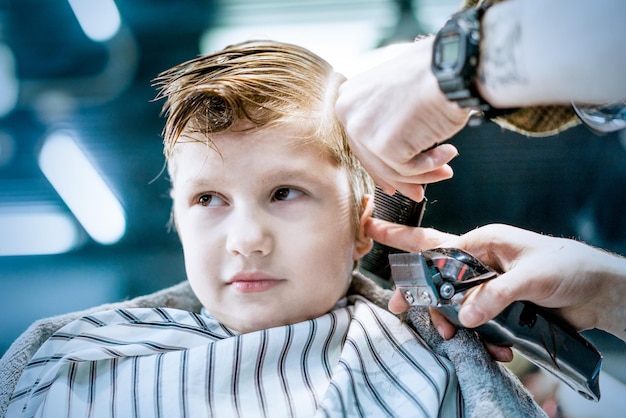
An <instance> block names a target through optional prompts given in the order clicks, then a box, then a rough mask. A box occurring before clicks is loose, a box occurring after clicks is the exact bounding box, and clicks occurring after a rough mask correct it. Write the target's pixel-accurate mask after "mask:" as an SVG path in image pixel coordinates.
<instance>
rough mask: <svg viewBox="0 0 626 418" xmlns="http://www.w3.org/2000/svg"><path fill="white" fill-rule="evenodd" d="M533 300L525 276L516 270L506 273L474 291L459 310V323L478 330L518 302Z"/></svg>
mask: <svg viewBox="0 0 626 418" xmlns="http://www.w3.org/2000/svg"><path fill="white" fill-rule="evenodd" d="M528 299H531V297H530V295H529V294H528V286H527V285H526V283H525V281H524V276H523V275H522V274H520V273H518V272H517V271H516V270H511V271H509V272H507V273H504V274H502V275H500V276H498V277H496V278H495V279H493V280H490V281H489V282H487V283H483V284H482V285H480V286H478V287H477V288H476V289H473V290H472V291H471V292H470V293H469V295H468V296H467V297H466V299H465V301H464V302H463V304H462V305H461V308H460V310H459V321H460V322H461V324H463V326H464V327H467V328H476V327H477V326H479V325H482V324H484V323H485V322H487V321H489V320H490V319H493V318H494V317H495V316H497V315H498V314H499V313H500V312H502V311H503V310H504V308H506V307H507V306H509V305H510V304H511V303H513V302H514V301H516V300H528Z"/></svg>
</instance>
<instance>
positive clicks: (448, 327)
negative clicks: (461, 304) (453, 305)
mask: <svg viewBox="0 0 626 418" xmlns="http://www.w3.org/2000/svg"><path fill="white" fill-rule="evenodd" d="M429 309H430V318H431V320H432V321H433V326H434V327H435V329H436V330H437V332H438V333H439V335H441V337H442V338H443V339H444V340H449V339H450V338H452V337H454V334H456V327H455V326H454V325H453V324H451V323H450V322H449V321H448V320H447V319H446V317H445V316H443V315H442V314H441V313H440V312H439V311H438V310H436V309H434V308H429Z"/></svg>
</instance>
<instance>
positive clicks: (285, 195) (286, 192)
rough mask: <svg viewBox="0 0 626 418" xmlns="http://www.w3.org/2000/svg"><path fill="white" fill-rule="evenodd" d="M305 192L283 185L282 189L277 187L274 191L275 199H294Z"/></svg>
mask: <svg viewBox="0 0 626 418" xmlns="http://www.w3.org/2000/svg"><path fill="white" fill-rule="evenodd" d="M303 194H304V193H303V192H301V191H300V190H297V189H292V188H289V187H281V188H280V189H276V191H275V192H274V196H273V199H274V200H293V199H297V198H298V197H300V196H302V195H303Z"/></svg>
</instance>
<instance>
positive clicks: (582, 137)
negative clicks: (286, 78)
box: [0, 0, 626, 353]
mask: <svg viewBox="0 0 626 418" xmlns="http://www.w3.org/2000/svg"><path fill="white" fill-rule="evenodd" d="M459 5H460V2H459V1H458V0H414V1H410V0H407V1H401V0H398V1H393V0H300V1H289V0H263V1H259V0H222V1H219V0H176V1H173V0H0V298H1V299H0V301H1V304H0V313H1V315H0V318H1V319H0V353H3V352H4V351H5V350H6V348H7V347H8V345H9V344H10V343H11V341H13V340H14V339H15V338H16V337H17V336H18V335H19V334H20V333H21V332H22V331H23V330H24V329H25V328H26V327H27V326H28V325H29V324H30V323H31V322H32V321H34V320H36V319H38V318H41V317H45V316H51V315H56V314H61V313H65V312H69V311H75V310H80V309H84V308H87V307H91V306H94V305H97V304H100V303H105V302H112V301H118V300H121V299H127V298H131V297H134V296H137V295H141V294H146V293H148V292H152V291H155V290H158V289H161V288H163V287H166V286H168V285H171V284H175V283H178V282H180V281H182V280H184V279H185V273H184V268H183V267H184V266H183V260H182V252H181V249H180V245H179V243H178V240H177V237H176V235H175V234H174V233H172V232H169V231H168V228H167V222H168V218H169V211H170V200H169V197H168V181H167V178H166V176H165V175H164V174H163V173H162V169H163V165H164V158H163V156H162V151H161V137H160V132H161V127H162V123H163V120H162V119H160V117H159V112H160V106H161V103H155V102H153V99H154V96H155V90H154V89H153V88H152V87H151V79H153V78H154V77H155V76H156V75H157V74H158V73H159V72H161V71H163V70H165V69H168V68H169V67H171V66H173V65H175V64H178V63H180V62H182V61H185V60H187V59H190V58H193V57H195V56H196V55H198V54H201V53H207V52H212V51H214V50H216V49H220V48H222V47H224V46H226V45H227V44H229V43H233V42H239V41H243V40H246V39H251V38H273V39H277V40H283V41H289V42H293V43H298V44H301V45H303V46H306V47H308V48H310V49H312V50H313V51H314V52H317V53H318V54H320V55H322V56H323V57H325V58H326V59H327V60H329V61H330V62H331V63H333V64H334V65H335V66H336V67H337V68H338V69H339V70H340V71H343V72H345V73H348V74H351V73H354V72H356V71H357V69H356V68H355V65H356V64H357V63H363V56H368V52H370V51H372V50H374V49H375V48H377V47H380V46H385V45H390V44H393V43H396V42H401V41H411V40H412V39H413V38H414V37H415V36H416V35H419V34H428V33H433V32H435V31H436V30H437V29H438V28H439V27H440V26H441V25H442V24H443V23H444V22H445V20H446V19H447V17H449V15H450V14H451V13H453V12H454V11H455V10H456V9H457V8H458V7H459ZM452 142H453V143H454V144H455V145H456V146H457V147H458V148H459V151H460V156H459V157H457V158H456V159H455V160H454V161H453V168H454V169H455V172H456V176H455V178H454V179H452V180H449V181H445V182H442V183H439V184H434V185H431V186H429V187H428V193H427V195H428V198H429V203H428V208H427V210H426V215H425V218H424V225H425V226H433V227H436V228H438V229H442V230H445V231H449V232H454V233H462V232H465V231H467V230H469V229H472V228H474V227H476V226H480V225H483V224H486V223H492V222H505V223H510V224H514V225H517V226H521V227H525V228H529V229H531V230H534V231H541V232H544V233H547V234H553V235H556V236H564V237H573V238H577V239H580V240H584V241H586V242H588V243H590V244H593V245H596V246H600V247H603V248H606V249H607V250H610V251H614V252H617V253H621V254H626V216H624V214H625V213H626V193H625V192H626V148H625V147H626V136H625V135H624V134H623V133H622V134H617V133H616V134H609V135H596V134H594V133H593V132H591V131H590V130H589V129H587V128H585V127H582V126H581V127H577V128H574V129H571V130H569V131H567V132H564V133H562V134H560V135H557V136H555V137H549V138H542V139H531V138H526V137H523V136H520V135H518V134H514V133H511V132H506V131H503V130H502V129H500V128H499V127H497V126H495V125H493V124H489V123H488V124H485V125H483V126H480V127H477V128H466V129H464V130H463V131H462V132H460V133H459V134H458V135H457V136H456V137H455V138H453V139H452ZM537 268H541V266H537ZM594 338H597V339H598V340H599V341H600V342H601V343H602V344H607V345H606V346H607V347H608V348H607V350H609V351H611V350H618V351H619V350H622V351H623V349H624V346H623V345H620V343H618V342H615V341H613V340H611V339H610V338H608V337H606V336H604V335H599V336H595V337H594Z"/></svg>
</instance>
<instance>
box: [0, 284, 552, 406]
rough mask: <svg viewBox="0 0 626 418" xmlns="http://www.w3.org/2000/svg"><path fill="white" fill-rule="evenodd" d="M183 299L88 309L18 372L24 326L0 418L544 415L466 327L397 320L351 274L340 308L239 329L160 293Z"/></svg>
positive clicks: (9, 364)
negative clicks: (445, 336)
mask: <svg viewBox="0 0 626 418" xmlns="http://www.w3.org/2000/svg"><path fill="white" fill-rule="evenodd" d="M188 291H189V289H188V284H186V283H185V284H182V285H179V286H178V287H176V288H173V289H171V290H169V291H166V292H165V293H159V294H158V295H156V296H154V295H153V296H151V297H148V298H147V299H146V297H144V298H141V299H137V300H133V301H127V302H123V303H121V304H117V305H112V306H109V307H112V308H113V309H112V310H106V311H102V310H101V309H95V310H94V311H93V312H89V313H88V314H87V315H83V316H81V317H80V319H78V320H74V321H73V322H70V323H69V324H67V325H65V326H64V327H62V328H60V329H58V331H56V332H54V333H53V334H52V335H51V336H50V337H49V338H47V340H46V342H45V343H44V344H43V345H41V347H40V348H39V350H37V352H36V353H35V354H34V356H32V358H30V360H29V362H28V364H27V365H25V366H23V365H22V366H21V367H20V365H19V363H20V356H21V357H23V354H24V353H27V351H28V349H32V347H28V344H27V343H26V342H27V341H30V342H33V341H34V340H36V339H37V338H40V337H41V333H42V332H44V331H43V329H44V328H45V329H48V328H49V324H47V323H40V324H38V325H37V324H36V325H35V326H34V328H33V329H31V330H29V331H27V332H26V333H25V334H24V335H23V336H22V337H20V339H18V341H16V343H14V345H13V346H12V347H11V349H9V351H8V352H7V354H5V356H4V357H3V358H2V361H0V366H2V367H1V368H0V370H2V371H1V373H0V378H4V377H7V378H9V379H8V380H10V378H11V377H12V376H14V374H11V373H10V372H11V371H17V372H18V373H19V376H18V379H16V380H19V381H17V384H15V383H14V384H13V385H6V384H5V383H4V382H5V381H4V380H0V382H2V387H0V389H2V398H0V401H2V402H0V406H2V403H4V408H6V402H5V399H8V397H6V387H11V388H14V391H12V399H11V402H10V404H9V405H8V410H6V411H7V414H6V416H7V417H18V416H28V417H31V416H55V417H56V416H68V417H70V416H80V417H88V416H93V417H100V416H106V417H113V416H117V417H134V416H147V417H158V416H164V417H179V416H189V417H204V416H219V417H230V416H269V417H289V416H333V417H334V416H375V417H379V416H410V417H421V416H443V417H447V416H465V414H467V415H468V416H487V415H489V416H491V417H497V416H507V417H509V416H544V415H543V413H542V411H541V409H540V408H539V407H538V406H537V405H536V404H535V403H534V402H533V401H532V398H531V397H530V395H529V394H528V393H527V392H526V391H525V389H523V387H522V386H521V385H520V384H519V382H518V381H517V380H516V379H515V378H514V377H513V376H512V375H511V374H510V373H508V372H507V371H506V370H504V369H503V368H501V367H500V366H499V365H498V364H497V363H495V362H493V361H492V360H491V359H490V358H489V356H488V355H487V354H486V353H485V352H484V349H482V346H481V345H480V342H479V341H477V340H476V339H475V338H474V337H473V336H472V334H471V333H466V332H459V333H457V337H455V338H454V339H453V340H451V341H443V340H441V338H438V334H437V333H436V331H434V330H433V329H432V326H431V325H430V323H424V321H428V319H427V315H428V314H427V311H425V310H418V311H412V312H411V313H410V314H409V315H408V316H407V317H406V322H403V321H400V320H399V319H398V318H397V317H395V316H394V315H392V314H390V313H389V312H388V311H386V310H385V309H383V308H382V305H383V304H386V301H387V300H388V296H389V295H388V292H386V291H382V289H380V288H379V287H378V286H376V285H375V284H374V283H373V282H371V281H368V279H366V278H363V277H361V276H358V275H357V276H355V280H354V282H353V285H352V289H351V292H350V296H349V298H348V301H349V303H348V304H347V305H346V306H338V307H336V308H335V309H334V310H333V311H332V312H330V313H328V314H326V315H323V316H322V317H320V318H317V319H314V320H310V321H305V322H301V323H297V324H293V325H289V326H283V327H277V328H272V329H268V330H262V331H258V332H254V333H248V334H235V333H233V332H232V331H231V330H229V329H227V328H226V327H224V326H223V325H221V324H220V323H219V322H218V321H216V320H215V319H214V318H212V317H211V316H209V315H206V314H203V313H201V314H198V313H194V312H193V309H190V310H182V309H175V308H183V307H184V305H185V303H182V304H181V303H177V302H175V301H173V300H172V297H174V300H178V298H177V296H172V294H174V295H176V294H178V293H177V292H180V295H182V296H184V297H187V296H188V293H187V292H188ZM164 294H165V295H166V297H165V300H164V299H163V296H164ZM152 303H155V306H150V305H151V304H152ZM193 303H194V304H195V303H196V302H193ZM180 305H183V306H180ZM377 305H378V306H377ZM137 306H148V307H137ZM159 306H170V307H159ZM58 319H59V318H57V320H58ZM67 319H68V318H63V319H62V320H61V322H63V321H65V322H67ZM42 324H44V325H42ZM46 324H47V325H46ZM409 325H411V326H409ZM57 328H58V327H57ZM44 333H45V332H44ZM35 345H36V343H35ZM457 377H458V380H457ZM461 394H462V396H461ZM0 412H2V411H0Z"/></svg>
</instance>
